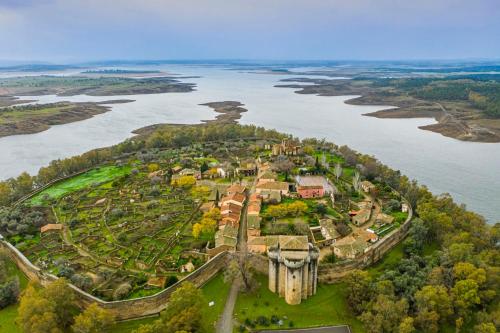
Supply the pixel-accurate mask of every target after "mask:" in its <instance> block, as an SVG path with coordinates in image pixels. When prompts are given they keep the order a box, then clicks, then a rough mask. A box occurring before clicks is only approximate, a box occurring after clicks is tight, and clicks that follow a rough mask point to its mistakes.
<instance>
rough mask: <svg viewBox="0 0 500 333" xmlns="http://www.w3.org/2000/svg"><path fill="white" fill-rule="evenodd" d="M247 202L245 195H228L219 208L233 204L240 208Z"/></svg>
mask: <svg viewBox="0 0 500 333" xmlns="http://www.w3.org/2000/svg"><path fill="white" fill-rule="evenodd" d="M245 200H246V196H245V195H244V194H241V193H232V194H228V195H226V196H225V197H223V198H222V199H221V200H220V202H219V206H220V207H222V206H224V205H225V204H229V203H232V204H235V205H238V206H240V207H243V204H244V203H245Z"/></svg>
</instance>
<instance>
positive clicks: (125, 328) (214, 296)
mask: <svg viewBox="0 0 500 333" xmlns="http://www.w3.org/2000/svg"><path fill="white" fill-rule="evenodd" d="M230 287H231V286H230V285H229V284H226V283H224V279H223V275H222V274H219V275H217V276H215V277H214V278H213V279H211V280H210V281H208V282H207V283H206V284H205V285H204V286H203V287H202V288H201V290H202V291H203V295H204V296H205V300H206V305H207V307H206V309H205V310H206V312H205V316H206V317H205V318H206V319H205V324H206V326H205V329H206V332H207V333H212V332H215V329H214V327H215V326H214V325H215V323H216V322H217V320H218V318H219V316H220V314H221V313H222V311H223V310H224V305H225V304H226V298H227V295H228V293H229V289H230ZM211 301H213V302H214V303H215V304H214V305H213V306H211V307H209V306H208V303H209V302H211ZM156 319H158V317H149V318H144V319H137V320H128V321H122V322H119V323H117V324H116V325H115V326H113V328H112V329H110V330H108V333H130V332H132V331H133V330H135V329H137V328H139V326H140V325H144V324H150V323H152V322H153V321H155V320H156Z"/></svg>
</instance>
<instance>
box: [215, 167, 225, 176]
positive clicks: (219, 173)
mask: <svg viewBox="0 0 500 333" xmlns="http://www.w3.org/2000/svg"><path fill="white" fill-rule="evenodd" d="M216 170H217V174H218V175H219V177H220V178H226V177H227V176H228V173H227V171H226V169H224V168H223V167H217V168H216Z"/></svg>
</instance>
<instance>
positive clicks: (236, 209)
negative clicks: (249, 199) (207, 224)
mask: <svg viewBox="0 0 500 333" xmlns="http://www.w3.org/2000/svg"><path fill="white" fill-rule="evenodd" d="M226 210H229V212H231V213H237V214H240V213H241V210H242V207H241V206H239V205H237V204H234V203H231V202H224V203H223V204H222V206H221V207H220V211H221V212H223V211H226Z"/></svg>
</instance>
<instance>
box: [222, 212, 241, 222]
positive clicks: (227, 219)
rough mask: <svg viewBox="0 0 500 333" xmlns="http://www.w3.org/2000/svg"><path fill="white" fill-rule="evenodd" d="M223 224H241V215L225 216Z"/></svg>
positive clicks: (231, 214) (230, 214)
mask: <svg viewBox="0 0 500 333" xmlns="http://www.w3.org/2000/svg"><path fill="white" fill-rule="evenodd" d="M221 222H222V223H221V224H228V223H239V222H240V214H239V213H228V214H223V215H222V219H221Z"/></svg>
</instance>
